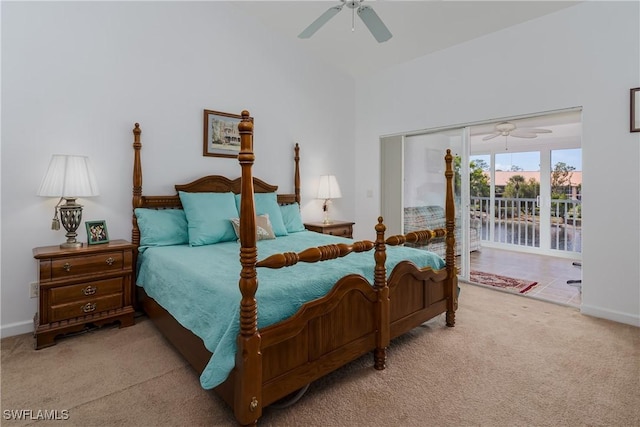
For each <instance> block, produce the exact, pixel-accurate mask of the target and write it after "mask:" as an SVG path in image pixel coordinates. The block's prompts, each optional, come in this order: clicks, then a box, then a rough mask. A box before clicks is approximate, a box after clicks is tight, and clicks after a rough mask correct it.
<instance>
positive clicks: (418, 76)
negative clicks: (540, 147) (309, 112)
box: [355, 1, 640, 325]
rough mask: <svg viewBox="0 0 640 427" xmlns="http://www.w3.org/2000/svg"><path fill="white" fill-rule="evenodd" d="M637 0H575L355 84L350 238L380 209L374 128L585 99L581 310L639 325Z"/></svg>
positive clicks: (435, 123)
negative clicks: (633, 109)
mask: <svg viewBox="0 0 640 427" xmlns="http://www.w3.org/2000/svg"><path fill="white" fill-rule="evenodd" d="M639 80H640V3H638V2H592V1H590V2H584V3H580V4H577V5H575V6H572V7H569V8H567V9H564V10H561V11H559V12H556V13H554V14H551V15H548V16H545V17H541V18H539V19H536V20H532V21H529V22H526V23H523V24H520V25H517V26H514V27H511V28H507V29H505V30H502V31H499V32H496V33H494V34H490V35H488V36H485V37H482V38H478V39H475V40H473V41H470V42H468V43H465V44H462V45H458V46H456V47H453V48H450V49H447V50H444V51H440V52H437V53H434V54H432V55H428V56H425V57H422V58H419V59H417V60H414V61H412V62H409V63H405V64H403V65H401V66H398V67H395V68H393V69H391V70H387V71H382V72H380V73H379V74H376V75H375V76H373V77H371V78H369V79H364V78H363V79H359V80H357V81H356V88H357V89H356V114H357V118H356V124H357V128H356V138H357V141H356V152H357V153H358V156H356V180H357V181H356V199H355V201H356V204H357V206H358V209H357V211H356V217H355V221H357V224H358V225H357V228H356V230H355V237H356V238H359V237H360V236H362V235H363V228H362V225H363V224H374V223H375V219H376V216H377V214H378V212H379V211H380V208H379V197H372V198H368V197H367V196H366V195H367V191H368V190H374V191H373V194H374V195H377V194H379V186H380V184H379V174H376V173H375V170H377V167H374V168H373V170H374V173H371V171H372V165H376V166H377V165H379V164H380V159H379V149H378V146H379V141H378V139H379V137H380V136H381V135H389V134H395V133H400V132H407V131H414V130H420V129H428V128H436V127H441V126H447V125H454V124H464V123H469V122H475V121H481V120H487V119H492V118H500V117H507V116H515V115H521V114H528V113H535V112H543V111H551V110H558V109H563V108H568V107H575V106H582V107H583V141H582V148H583V171H584V175H583V178H584V180H583V184H584V187H583V216H584V225H585V228H584V231H583V233H584V234H583V257H582V260H583V267H582V276H583V288H582V290H583V295H582V300H583V304H582V312H583V313H586V314H592V315H595V316H599V317H604V318H608V319H612V320H616V321H621V322H625V323H630V324H635V325H640V287H639V285H638V283H639V282H640V273H639V264H640V263H639V262H638V260H640V252H639V241H640V233H639V223H638V218H639V217H640V211H639V197H638V188H640V179H639V172H638V170H639V168H638V161H639V160H640V134H638V133H630V132H629V89H630V88H632V87H638V86H640V81H639Z"/></svg>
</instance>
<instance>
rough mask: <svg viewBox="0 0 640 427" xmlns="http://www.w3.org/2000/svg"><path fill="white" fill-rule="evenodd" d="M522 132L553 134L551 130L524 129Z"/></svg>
mask: <svg viewBox="0 0 640 427" xmlns="http://www.w3.org/2000/svg"><path fill="white" fill-rule="evenodd" d="M522 130H523V131H525V132H527V133H551V132H553V131H552V130H551V129H537V128H536V129H532V128H524V129H522Z"/></svg>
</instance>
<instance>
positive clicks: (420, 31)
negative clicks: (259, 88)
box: [232, 0, 579, 77]
mask: <svg viewBox="0 0 640 427" xmlns="http://www.w3.org/2000/svg"><path fill="white" fill-rule="evenodd" d="M578 3H579V2H578V1H575V0H573V1H481V0H473V1H446V0H430V1H396V0H377V1H375V0H365V1H364V3H363V4H365V5H368V6H370V7H372V8H373V9H374V10H375V12H376V13H377V15H378V16H379V17H380V19H381V20H382V21H383V22H384V23H385V25H386V26H387V28H388V29H389V30H390V31H391V33H392V34H393V37H392V38H391V39H390V40H388V41H386V42H383V43H378V42H377V41H376V40H375V39H374V38H373V36H372V35H371V33H370V32H369V31H368V29H367V27H366V26H365V25H364V23H363V22H362V21H361V20H360V19H359V17H358V16H357V14H355V15H352V9H349V8H348V7H344V8H343V9H342V11H341V12H339V13H338V14H337V15H336V16H334V17H333V18H331V19H330V20H329V21H328V22H327V23H326V24H325V25H324V26H322V27H321V28H320V29H319V30H318V31H317V32H316V33H315V34H314V35H313V36H312V37H311V38H309V39H299V38H298V34H300V33H301V32H302V31H303V30H304V29H305V28H306V27H307V26H308V25H309V24H311V23H312V22H313V21H314V20H315V19H316V18H318V17H319V16H320V15H322V14H323V13H324V12H325V11H326V10H328V9H329V8H331V7H333V6H336V5H340V4H341V1H340V0H329V1H306V0H298V1H237V2H233V3H232V4H233V5H234V6H235V7H237V8H239V9H240V10H241V11H242V13H244V14H245V15H246V16H248V17H252V18H254V19H255V20H257V21H259V22H260V23H262V24H264V25H265V26H267V27H268V28H271V29H272V30H274V31H276V32H277V33H279V34H281V35H282V36H284V37H285V38H287V39H290V40H291V41H292V42H293V43H296V44H298V45H299V46H301V47H302V48H303V49H306V50H308V51H309V52H310V54H312V55H314V56H316V57H318V58H321V59H322V60H323V61H325V62H327V63H329V64H332V65H333V66H335V67H337V68H339V69H341V70H343V71H345V72H347V73H349V74H351V75H353V76H356V77H357V76H359V75H363V74H366V73H369V72H371V71H376V70H379V69H382V68H386V67H389V66H393V65H396V64H400V63H403V62H406V61H410V60H412V59H415V58H418V57H421V56H424V55H427V54H429V53H432V52H435V51H438V50H442V49H446V48H447V47H451V46H453V45H456V44H459V43H463V42H465V41H467V40H471V39H474V38H477V37H481V36H483V35H486V34H489V33H493V32H495V31H499V30H501V29H503V28H506V27H509V26H512V25H516V24H519V23H522V22H525V21H529V20H532V19H535V18H538V17H540V16H543V15H546V14H549V13H553V12H556V11H558V10H560V9H564V8H566V7H570V6H573V5H576V4H578ZM352 24H354V25H353V31H352Z"/></svg>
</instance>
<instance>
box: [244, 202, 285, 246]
mask: <svg viewBox="0 0 640 427" xmlns="http://www.w3.org/2000/svg"><path fill="white" fill-rule="evenodd" d="M253 200H255V203H256V215H264V214H267V215H269V220H270V221H271V226H272V227H273V232H274V233H275V235H276V236H286V235H288V234H289V233H288V232H287V227H285V225H284V221H283V220H282V212H281V211H280V205H279V204H278V196H277V195H276V193H255V194H254V195H253ZM236 203H237V208H238V212H240V194H236ZM236 216H237V215H236Z"/></svg>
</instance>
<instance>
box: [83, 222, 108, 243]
mask: <svg viewBox="0 0 640 427" xmlns="http://www.w3.org/2000/svg"><path fill="white" fill-rule="evenodd" d="M84 225H85V226H86V227H87V239H88V243H89V244H90V245H99V244H101V243H109V233H108V232H107V223H106V222H105V221H104V220H100V221H85V222H84Z"/></svg>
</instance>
